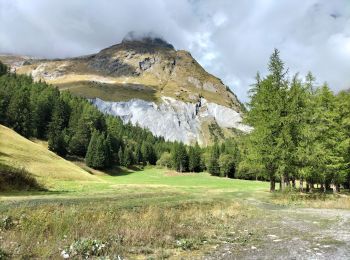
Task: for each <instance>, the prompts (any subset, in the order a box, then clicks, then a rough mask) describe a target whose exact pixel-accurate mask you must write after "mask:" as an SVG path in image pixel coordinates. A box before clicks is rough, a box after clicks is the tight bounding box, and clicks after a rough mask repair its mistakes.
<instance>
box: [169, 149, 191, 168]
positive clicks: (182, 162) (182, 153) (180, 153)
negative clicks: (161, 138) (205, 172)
mask: <svg viewBox="0 0 350 260" xmlns="http://www.w3.org/2000/svg"><path fill="white" fill-rule="evenodd" d="M171 156H172V161H173V167H174V169H175V170H176V171H178V172H186V171H187V169H188V155H187V151H186V147H185V145H184V144H183V143H175V144H174V147H173V150H172V153H171Z"/></svg>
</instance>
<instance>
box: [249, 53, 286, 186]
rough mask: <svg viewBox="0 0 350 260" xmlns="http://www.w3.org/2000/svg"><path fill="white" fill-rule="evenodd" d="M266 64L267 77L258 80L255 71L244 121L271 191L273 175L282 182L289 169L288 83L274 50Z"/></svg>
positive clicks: (273, 183) (273, 180) (273, 182)
mask: <svg viewBox="0 0 350 260" xmlns="http://www.w3.org/2000/svg"><path fill="white" fill-rule="evenodd" d="M268 67H269V72H270V74H269V75H268V76H267V77H265V78H263V79H261V78H260V75H259V74H258V75H257V77H256V84H255V85H254V86H253V89H252V90H251V101H250V104H249V106H250V110H249V111H248V113H247V121H248V123H249V124H250V125H251V126H253V127H254V130H253V132H252V133H251V138H250V140H251V141H252V142H253V143H254V146H255V148H254V149H257V151H258V152H257V153H256V154H257V155H259V157H260V159H259V161H260V162H261V163H262V165H263V166H264V168H265V171H266V173H267V174H268V179H269V180H270V191H274V190H275V182H276V180H277V178H278V177H280V179H281V182H282V183H284V181H283V179H284V178H285V176H286V173H287V172H288V170H289V169H288V167H287V166H288V153H287V152H286V151H284V149H285V148H286V147H287V146H288V145H289V143H290V136H289V134H288V131H287V129H283V124H284V123H285V119H286V116H287V108H286V105H287V88H288V84H287V83H288V82H287V80H286V71H285V69H284V64H283V62H282V60H281V59H280V57H279V51H278V50H277V49H275V51H274V52H273V54H272V55H271V57H270V62H269V65H268ZM276 174H277V175H279V176H278V177H277V176H276Z"/></svg>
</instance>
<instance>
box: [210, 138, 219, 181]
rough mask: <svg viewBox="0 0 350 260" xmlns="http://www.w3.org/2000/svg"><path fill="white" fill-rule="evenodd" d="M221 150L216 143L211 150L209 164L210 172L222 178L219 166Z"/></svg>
mask: <svg viewBox="0 0 350 260" xmlns="http://www.w3.org/2000/svg"><path fill="white" fill-rule="evenodd" d="M219 157H220V148H219V146H218V144H217V143H214V145H213V147H212V148H211V152H210V158H209V163H208V172H209V173H210V174H211V175H214V176H220V166H219Z"/></svg>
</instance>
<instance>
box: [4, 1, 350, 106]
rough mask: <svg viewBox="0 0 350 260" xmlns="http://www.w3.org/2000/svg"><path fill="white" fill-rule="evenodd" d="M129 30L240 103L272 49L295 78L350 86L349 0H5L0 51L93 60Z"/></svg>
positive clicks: (336, 86) (264, 68)
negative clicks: (172, 52) (167, 48)
mask: <svg viewBox="0 0 350 260" xmlns="http://www.w3.org/2000/svg"><path fill="white" fill-rule="evenodd" d="M130 31H134V32H136V33H138V34H148V33H152V34H154V35H159V36H161V37H162V38H163V39H165V40H166V41H168V42H169V43H171V44H173V45H174V47H175V48H176V49H185V50H188V51H190V52H191V53H192V55H193V57H195V59H196V60H197V61H198V62H199V63H200V64H201V65H202V66H203V67H204V68H205V69H206V70H207V71H208V72H210V73H212V74H214V75H215V76H217V77H219V78H221V79H222V80H223V82H224V83H225V84H226V85H228V86H229V87H230V88H231V89H232V91H233V92H234V93H236V94H237V96H238V97H239V99H240V100H242V101H243V102H247V101H248V100H249V98H248V89H249V88H250V85H251V84H253V83H254V77H255V75H256V73H257V71H259V72H260V73H261V74H262V75H264V74H266V73H267V62H268V59H269V56H270V55H271V53H272V52H273V50H274V48H278V49H279V50H280V53H281V58H282V59H283V61H284V62H285V64H286V67H288V68H289V75H290V76H292V75H293V74H294V73H297V72H299V73H300V76H304V75H305V74H306V73H307V72H308V71H312V72H313V74H314V75H315V76H316V78H317V83H318V84H322V83H323V82H325V81H327V82H328V83H329V85H330V87H331V88H332V89H333V90H334V91H335V92H337V91H339V90H341V89H347V88H350V0H249V1H247V0H176V1H172V0H50V1H48V0H31V1H28V0H0V53H11V54H22V55H31V56H36V57H46V58H64V57H72V56H78V55H85V54H91V53H95V52H97V51H99V50H100V49H103V48H105V47H108V46H110V45H113V44H116V43H118V42H120V41H121V40H122V39H123V38H124V36H125V35H126V34H127V33H128V32H130Z"/></svg>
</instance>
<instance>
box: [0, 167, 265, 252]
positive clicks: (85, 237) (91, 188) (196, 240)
mask: <svg viewBox="0 0 350 260" xmlns="http://www.w3.org/2000/svg"><path fill="white" fill-rule="evenodd" d="M107 173H109V174H102V175H99V176H96V178H98V179H99V181H87V182H84V185H81V183H80V182H76V181H60V180H58V181H57V182H56V187H55V188H54V189H52V191H55V192H51V193H44V192H39V193H36V194H32V195H31V196H28V194H17V196H16V197H13V196H12V194H9V195H8V196H1V197H0V199H1V203H0V221H1V220H2V219H5V218H6V219H8V220H7V221H6V223H7V224H6V226H7V229H1V228H0V229H1V230H0V236H2V237H3V240H2V243H1V248H2V249H3V250H4V251H5V252H8V253H9V254H11V257H12V258H17V257H19V256H27V257H29V258H37V257H39V258H59V257H60V255H61V254H62V253H63V251H64V253H67V254H69V255H70V257H72V258H74V257H77V258H83V257H84V256H85V254H87V253H90V255H91V257H94V256H98V255H100V256H109V257H110V258H113V257H117V255H120V257H122V258H124V257H128V258H129V257H130V258H134V257H135V258H136V257H137V256H140V257H145V256H147V255H148V256H150V257H154V258H161V256H162V255H163V256H165V255H168V256H174V257H177V256H184V257H185V258H186V257H189V255H187V254H193V253H196V252H197V253H198V254H199V253H201V252H202V251H203V250H210V249H211V248H212V246H213V245H215V244H216V243H219V242H220V239H221V238H220V236H221V234H223V233H227V234H228V233H230V232H233V231H235V230H237V229H240V228H244V227H243V225H244V226H249V221H252V220H253V219H254V218H255V217H256V215H255V214H256V213H255V212H254V211H253V210H248V208H247V207H246V206H245V205H244V204H243V203H240V202H239V201H240V198H245V197H249V196H251V195H252V194H255V193H258V194H259V193H260V192H263V191H264V190H266V189H267V184H266V183H264V182H249V181H244V180H231V179H223V178H222V179H218V178H216V177H213V176H210V175H209V174H206V173H198V174H181V175H180V174H178V175H176V174H175V172H173V173H174V175H170V174H169V170H163V169H155V168H150V167H149V168H146V169H145V170H144V171H136V172H131V171H130V172H125V173H123V172H119V173H112V172H107ZM204 193H205V194H206V196H205V197H203V194H204ZM232 194H240V195H235V196H232ZM263 194H264V193H263ZM13 201H16V203H13ZM106 201H108V203H106ZM38 223H41V224H40V225H38ZM23 234H25V235H23ZM13 241H15V242H16V243H12V242H13ZM91 244H95V245H102V244H104V245H105V246H104V247H103V248H102V249H103V250H102V249H101V250H97V248H96V250H93V251H90V250H92V247H91V246H89V245H91ZM207 246H209V247H208V248H207ZM199 249H200V250H201V251H200V250H199Z"/></svg>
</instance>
